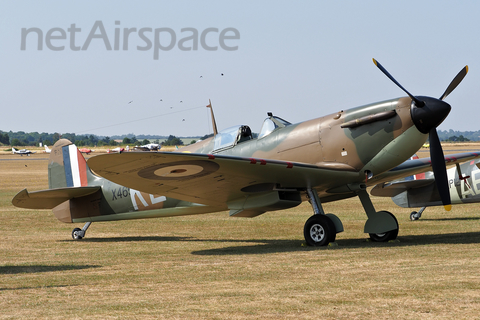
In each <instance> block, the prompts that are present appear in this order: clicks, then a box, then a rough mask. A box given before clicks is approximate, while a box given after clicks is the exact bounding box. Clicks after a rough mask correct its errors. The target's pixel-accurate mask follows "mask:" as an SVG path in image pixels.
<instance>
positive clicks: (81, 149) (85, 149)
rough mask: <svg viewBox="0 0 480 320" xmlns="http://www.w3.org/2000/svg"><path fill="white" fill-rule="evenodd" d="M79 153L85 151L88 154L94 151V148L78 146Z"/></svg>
mask: <svg viewBox="0 0 480 320" xmlns="http://www.w3.org/2000/svg"><path fill="white" fill-rule="evenodd" d="M78 150H79V151H80V152H81V153H86V154H90V153H91V152H94V151H95V150H92V149H88V148H80V149H78Z"/></svg>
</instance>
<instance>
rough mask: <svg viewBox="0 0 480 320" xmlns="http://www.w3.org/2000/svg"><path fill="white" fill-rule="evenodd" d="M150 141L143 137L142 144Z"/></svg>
mask: <svg viewBox="0 0 480 320" xmlns="http://www.w3.org/2000/svg"><path fill="white" fill-rule="evenodd" d="M149 143H150V141H149V140H147V139H143V141H142V145H144V144H149Z"/></svg>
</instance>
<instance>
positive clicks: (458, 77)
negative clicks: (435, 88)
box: [440, 66, 468, 100]
mask: <svg viewBox="0 0 480 320" xmlns="http://www.w3.org/2000/svg"><path fill="white" fill-rule="evenodd" d="M467 73H468V66H465V67H463V69H462V70H460V72H459V73H458V74H457V75H456V76H455V78H453V80H452V82H450V84H449V85H448V87H447V90H445V92H444V93H443V94H442V96H441V97H440V100H445V98H446V97H447V96H448V95H449V94H450V93H452V91H453V90H455V88H456V87H457V86H458V85H459V84H460V82H462V80H463V78H465V76H466V75H467Z"/></svg>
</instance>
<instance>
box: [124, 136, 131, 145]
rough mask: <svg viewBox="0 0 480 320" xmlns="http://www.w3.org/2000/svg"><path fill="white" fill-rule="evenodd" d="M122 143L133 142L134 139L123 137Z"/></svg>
mask: <svg viewBox="0 0 480 320" xmlns="http://www.w3.org/2000/svg"><path fill="white" fill-rule="evenodd" d="M122 143H123V144H130V143H132V140H130V138H127V137H125V138H123V141H122Z"/></svg>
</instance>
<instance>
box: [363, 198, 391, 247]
mask: <svg viewBox="0 0 480 320" xmlns="http://www.w3.org/2000/svg"><path fill="white" fill-rule="evenodd" d="M357 194H358V197H359V198H360V201H361V202H362V205H363V208H364V209H365V213H366V214H367V217H368V219H367V222H366V223H365V228H364V232H365V233H368V234H369V236H370V239H372V241H375V242H387V241H390V240H395V239H396V238H397V235H398V221H397V218H395V216H394V215H393V214H391V213H390V212H388V211H378V212H377V211H376V210H375V207H374V206H373V203H372V201H371V200H370V197H369V195H368V193H367V191H366V190H359V191H357Z"/></svg>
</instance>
